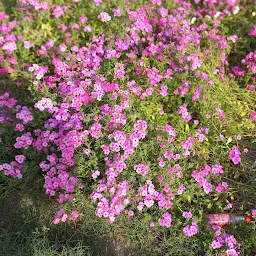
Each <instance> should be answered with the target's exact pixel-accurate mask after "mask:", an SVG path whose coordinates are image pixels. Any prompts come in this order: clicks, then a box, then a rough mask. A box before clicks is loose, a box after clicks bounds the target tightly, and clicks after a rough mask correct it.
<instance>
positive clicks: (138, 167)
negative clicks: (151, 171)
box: [134, 164, 148, 176]
mask: <svg viewBox="0 0 256 256" xmlns="http://www.w3.org/2000/svg"><path fill="white" fill-rule="evenodd" d="M134 170H135V171H136V172H137V173H138V174H140V175H142V176H145V175H146V174H147V173H148V167H147V166H146V165H145V164H137V165H134Z"/></svg>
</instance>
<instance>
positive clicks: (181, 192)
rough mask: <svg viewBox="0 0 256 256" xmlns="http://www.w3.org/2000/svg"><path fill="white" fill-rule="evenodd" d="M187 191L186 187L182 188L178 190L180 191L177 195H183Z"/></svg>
mask: <svg viewBox="0 0 256 256" xmlns="http://www.w3.org/2000/svg"><path fill="white" fill-rule="evenodd" d="M185 189H186V187H185V186H183V185H182V186H180V187H179V188H178V191H177V193H178V195H182V194H183V192H184V191H185Z"/></svg>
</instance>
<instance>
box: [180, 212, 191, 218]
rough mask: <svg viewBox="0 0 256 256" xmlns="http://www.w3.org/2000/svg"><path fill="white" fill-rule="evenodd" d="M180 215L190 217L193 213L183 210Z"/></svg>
mask: <svg viewBox="0 0 256 256" xmlns="http://www.w3.org/2000/svg"><path fill="white" fill-rule="evenodd" d="M182 216H183V217H184V218H186V219H190V218H192V217H193V214H192V213H191V212H183V214H182Z"/></svg>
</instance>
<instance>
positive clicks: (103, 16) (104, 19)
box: [98, 12, 111, 22]
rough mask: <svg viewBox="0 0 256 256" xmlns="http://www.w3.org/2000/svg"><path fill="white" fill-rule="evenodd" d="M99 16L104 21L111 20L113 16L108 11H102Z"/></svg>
mask: <svg viewBox="0 0 256 256" xmlns="http://www.w3.org/2000/svg"><path fill="white" fill-rule="evenodd" d="M98 18H99V19H101V20H102V21H105V22H107V21H110V20H111V16H110V15H109V14H108V13H107V12H101V13H100V14H99V15H98Z"/></svg>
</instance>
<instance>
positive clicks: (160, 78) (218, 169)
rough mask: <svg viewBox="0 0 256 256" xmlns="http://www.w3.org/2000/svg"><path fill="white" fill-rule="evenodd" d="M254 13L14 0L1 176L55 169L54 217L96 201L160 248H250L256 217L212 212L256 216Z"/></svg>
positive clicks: (236, 4)
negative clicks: (223, 226)
mask: <svg viewBox="0 0 256 256" xmlns="http://www.w3.org/2000/svg"><path fill="white" fill-rule="evenodd" d="M56 2H57V3H56ZM2 7H3V6H2ZM253 8H254V9H253ZM255 12H256V9H255V5H254V1H251V2H250V1H246V2H243V1H239V0H234V1H229V0H225V1H219V0H215V1H206V0H205V1H200V0H195V1H190V2H186V1H181V0H175V1H161V0H150V1H133V0H130V1H121V0H120V1H119V0H114V1H104V0H103V1H102V0H94V1H83V0H68V1H67V0H65V1H64V0H58V1H51V0H47V1H45V2H43V1H38V0H19V1H18V3H17V5H16V6H15V7H14V8H13V9H12V13H11V14H10V15H7V14H6V13H5V12H4V10H3V11H2V12H1V13H0V22H1V24H0V33H1V37H0V47H1V48H0V52H1V54H0V61H1V69H0V74H1V77H2V81H4V80H3V79H5V80H12V81H14V82H15V85H12V86H11V85H10V86H5V87H3V88H0V90H1V95H0V138H1V143H0V149H1V152H2V153H1V156H0V161H1V162H0V163H1V165H0V170H1V172H0V175H2V177H1V180H2V181H3V182H4V183H5V184H7V185H6V186H8V184H10V183H12V182H16V181H13V179H14V180H15V179H18V180H20V181H17V182H19V183H17V184H22V182H23V180H24V182H25V180H26V179H27V180H28V179H29V182H30V183H29V182H26V186H30V184H31V183H33V182H34V180H33V179H40V177H42V176H43V177H44V184H43V188H44V192H45V194H46V195H48V196H49V198H50V200H51V201H53V204H54V210H55V213H54V214H53V215H52V219H53V223H54V224H58V225H63V224H62V222H71V223H74V224H75V223H77V224H78V223H82V222H83V221H85V222H89V221H90V220H89V219H88V217H87V216H86V208H93V209H94V210H95V215H96V216H98V217H100V218H103V219H106V220H107V222H109V223H110V224H108V225H113V227H115V225H117V226H118V227H121V229H118V228H117V230H119V231H114V233H115V235H117V236H119V237H120V236H123V237H125V238H126V239H127V241H126V242H128V240H129V241H130V242H134V243H136V244H137V245H138V246H140V247H141V248H142V247H143V246H144V247H145V245H146V244H154V245H156V246H155V247H157V249H155V251H154V252H152V253H154V255H157V253H159V255H241V252H243V253H244V255H252V250H253V245H255V242H256V241H255V239H256V238H255V237H256V232H255V229H256V225H255V220H254V221H253V222H252V224H251V225H250V226H248V227H242V226H241V227H240V226H238V227H235V228H231V229H228V230H220V229H217V230H215V232H212V233H209V232H207V231H205V230H204V223H203V219H204V216H205V215H206V214H207V213H213V212H224V211H228V212H234V213H239V214H251V215H254V216H255V215H256V209H254V208H255V203H256V201H255V189H256V183H255V178H256V175H255V169H253V163H254V161H255V142H256V140H255V138H256V130H255V128H256V126H255V121H256V104H255V103H256V98H255V92H256V87H255V86H256V82H255V81H256V25H255V24H256V21H255V17H256V16H255V15H256V13H255ZM4 90H5V91H4ZM39 169H40V171H39ZM31 177H33V179H31ZM11 180H12V181H11ZM116 223H117V224H116ZM243 228H244V230H246V231H244V232H245V233H246V236H247V239H246V240H243V239H244V237H243V235H242V234H243ZM124 230H125V231H124ZM227 231H228V233H227ZM124 233H125V234H124ZM236 234H237V235H236ZM142 237H143V239H145V240H144V241H143V239H142ZM156 237H158V238H157V239H156ZM175 246H176V247H175ZM171 247H172V249H171ZM141 250H146V248H144V249H141ZM157 250H158V251H157ZM172 250H173V251H172ZM174 250H176V251H174ZM175 253H176V254H175ZM143 255H144V254H143ZM145 255H150V252H147V253H146V252H145Z"/></svg>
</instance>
